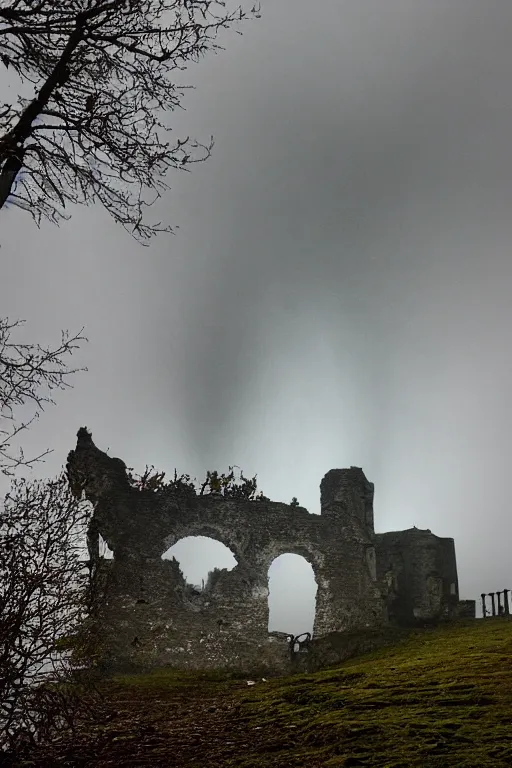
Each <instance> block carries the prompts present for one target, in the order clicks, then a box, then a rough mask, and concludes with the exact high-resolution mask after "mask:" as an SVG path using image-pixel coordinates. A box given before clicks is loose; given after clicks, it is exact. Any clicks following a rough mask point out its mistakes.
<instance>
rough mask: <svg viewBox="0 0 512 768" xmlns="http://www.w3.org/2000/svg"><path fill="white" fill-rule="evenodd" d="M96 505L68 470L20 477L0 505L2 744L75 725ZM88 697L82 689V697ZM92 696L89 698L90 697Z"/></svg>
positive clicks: (18, 744)
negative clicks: (72, 486)
mask: <svg viewBox="0 0 512 768" xmlns="http://www.w3.org/2000/svg"><path fill="white" fill-rule="evenodd" d="M90 514H91V505H90V504H89V503H88V502H85V501H79V500H77V499H76V498H75V497H74V496H73V495H72V493H71V491H70V490H69V488H68V484H67V481H66V477H65V475H64V474H61V475H60V476H59V477H58V478H56V479H55V480H51V481H46V482H41V481H36V482H32V483H29V482H27V481H26V480H24V479H21V480H13V481H12V485H11V490H10V491H9V493H8V494H7V495H6V497H5V499H4V504H3V508H2V509H1V511H0V746H1V748H2V749H3V750H10V751H11V752H12V751H14V752H16V751H17V750H20V749H21V748H22V747H23V746H24V745H25V746H26V745H27V743H37V742H39V741H41V739H43V738H46V737H48V736H49V735H50V734H51V733H52V732H54V731H55V730H56V729H59V728H62V727H71V725H72V721H73V718H74V717H75V716H76V713H77V712H78V702H79V700H80V698H81V697H80V696H79V695H78V689H77V688H76V686H75V687H74V686H73V685H71V683H72V682H73V680H75V662H74V661H73V659H72V657H71V656H70V653H69V649H70V648H72V647H73V644H74V643H75V644H76V643H80V642H81V640H79V638H80V631H81V629H82V627H83V625H84V622H85V620H86V619H87V617H88V613H89V605H88V599H87V596H88V578H89V577H88V572H87V567H86V564H85V563H84V562H83V560H82V558H83V554H84V540H85V532H86V528H87V525H88V522H89V519H90ZM82 698H83V697H82ZM83 700H84V701H85V699H83Z"/></svg>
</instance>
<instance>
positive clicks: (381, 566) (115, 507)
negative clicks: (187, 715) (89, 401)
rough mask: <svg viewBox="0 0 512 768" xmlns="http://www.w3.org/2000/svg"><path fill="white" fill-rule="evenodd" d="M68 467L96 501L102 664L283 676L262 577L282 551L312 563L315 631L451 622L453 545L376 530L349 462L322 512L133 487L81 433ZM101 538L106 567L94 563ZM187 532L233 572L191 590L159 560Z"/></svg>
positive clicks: (118, 464)
mask: <svg viewBox="0 0 512 768" xmlns="http://www.w3.org/2000/svg"><path fill="white" fill-rule="evenodd" d="M67 472H68V479H69V483H70V486H71V489H72V490H73V492H74V493H76V494H77V495H81V494H82V492H84V493H85V497H86V498H87V499H88V500H89V501H90V502H92V504H93V506H94V515H93V517H92V521H91V525H90V529H89V535H88V547H89V557H90V565H91V567H92V569H93V570H94V571H95V572H96V574H97V575H98V574H99V582H98V583H102V585H103V587H104V596H103V598H102V601H101V606H100V610H99V615H100V618H101V627H102V636H103V637H104V640H105V647H106V648H107V654H108V656H109V659H110V660H111V662H112V663H113V664H119V665H123V664H127V663H135V664H140V663H142V664H155V665H157V664H171V665H174V666H178V667H191V668H203V667H204V668H208V667H210V668H211V667H231V668H238V669H249V668H251V667H254V666H255V665H256V663H258V664H260V665H261V667H262V668H264V667H268V668H277V669H279V668H281V669H285V668H286V666H287V664H288V663H289V646H288V643H287V642H286V636H281V635H280V634H279V633H270V634H269V632H268V569H269V567H270V565H271V563H272V561H273V560H274V559H275V558H276V557H278V556H279V555H281V554H283V553H294V554H298V555H302V556H303V557H304V558H305V559H306V560H307V561H308V562H309V563H310V564H311V565H312V567H313V570H314V574H315V579H316V583H317V586H318V592H317V599H316V616H315V625H314V635H315V637H321V636H325V635H327V634H328V633H332V632H338V633H339V632H346V631H348V630H357V629H361V628H375V627H382V626H385V625H389V624H390V623H391V624H397V625H400V626H407V625H411V624H414V622H418V621H421V622H425V621H436V620H439V619H441V618H443V617H445V618H450V617H454V616H455V615H456V614H457V606H458V583H457V569H456V560H455V548H454V542H453V539H446V538H438V537H437V536H434V535H433V534H432V533H431V532H430V531H422V530H418V529H415V528H413V529H411V530H408V531H400V532H396V533H384V534H375V532H374V523H373V490H374V489H373V484H372V483H370V482H368V480H367V479H366V477H365V475H364V473H363V471H362V470H361V469H359V468H358V467H351V468H350V469H331V470H330V471H329V472H328V473H327V474H326V475H325V477H324V478H323V480H322V482H321V486H320V493H321V514H320V515H315V514H310V513H309V512H308V511H307V510H306V509H304V508H302V507H292V506H289V505H287V504H281V503H278V502H269V501H245V500H244V501H240V500H229V499H226V498H223V497H222V496H220V497H218V496H215V495H205V496H199V495H197V494H196V493H195V492H194V491H193V490H183V491H177V490H175V489H173V488H164V489H161V490H159V491H157V492H154V491H151V490H136V489H135V488H133V487H132V486H131V485H130V483H129V481H128V477H127V473H126V465H125V464H124V462H123V461H121V459H117V458H112V457H110V456H108V455H107V454H106V453H104V452H103V451H101V450H99V449H98V448H97V447H96V446H95V445H94V443H93V441H92V437H91V435H90V433H89V432H88V431H87V429H85V428H82V429H80V430H79V432H78V440H77V446H76V449H75V450H74V451H71V452H70V454H69V456H68V464H67ZM100 534H101V536H102V538H103V539H104V540H105V541H106V543H107V544H108V546H109V548H110V549H111V550H112V552H113V554H114V557H113V559H112V560H107V559H103V558H101V557H100V554H99V535H100ZM185 536H209V537H211V538H213V539H217V540H218V541H220V542H222V543H223V544H225V545H226V546H227V547H228V548H229V549H230V550H231V551H232V552H233V554H234V556H235V557H236V560H237V565H236V567H235V568H234V569H233V570H231V571H227V570H222V571H221V572H220V573H218V574H216V578H215V579H214V580H211V583H209V584H208V585H207V587H206V589H204V590H203V591H201V592H197V591H194V590H192V589H191V588H190V586H189V585H186V584H185V580H184V578H183V575H182V573H181V571H180V568H179V565H178V563H177V561H175V560H163V559H162V555H163V554H164V553H165V552H166V551H167V550H168V549H169V547H171V546H172V545H173V544H175V543H176V542H177V541H179V540H180V539H182V538H183V537H185Z"/></svg>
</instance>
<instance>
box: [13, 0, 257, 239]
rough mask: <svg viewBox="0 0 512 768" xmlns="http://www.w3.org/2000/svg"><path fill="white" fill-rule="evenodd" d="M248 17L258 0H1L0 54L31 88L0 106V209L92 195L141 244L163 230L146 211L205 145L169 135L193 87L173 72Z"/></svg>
mask: <svg viewBox="0 0 512 768" xmlns="http://www.w3.org/2000/svg"><path fill="white" fill-rule="evenodd" d="M248 16H253V17H259V11H258V8H257V7H253V8H252V10H251V11H250V12H249V13H246V12H244V11H243V10H242V9H241V8H240V7H237V8H235V9H234V10H232V11H231V12H226V2H224V0H66V2H62V0H4V2H2V3H1V7H0V62H1V63H2V64H3V65H4V66H5V67H6V68H7V69H8V70H10V71H12V72H14V73H16V75H17V76H18V77H19V78H20V80H21V82H22V83H23V84H25V85H28V86H29V87H30V90H31V91H32V94H33V95H32V96H31V97H30V98H26V97H23V96H18V99H17V103H16V104H8V103H6V104H3V105H0V208H1V207H2V206H3V205H4V204H5V203H6V202H10V203H12V204H13V205H15V206H18V207H19V208H22V209H23V210H25V211H28V212H29V213H30V214H31V215H32V217H33V218H34V220H35V221H36V223H37V224H39V223H40V221H41V219H42V218H43V217H44V218H46V219H49V220H50V221H53V222H56V223H58V222H59V221H60V220H61V219H63V218H69V216H67V214H66V210H67V208H68V207H69V203H71V204H74V203H86V204H89V203H90V202H92V201H99V202H100V203H101V204H102V205H103V206H104V207H105V209H106V210H107V211H108V212H109V213H110V215H111V216H113V218H114V219H115V221H117V222H118V223H120V224H121V225H122V226H123V227H124V228H125V229H126V230H127V231H128V232H130V234H132V235H133V236H134V237H136V238H137V239H138V240H140V241H141V242H144V241H147V240H148V239H149V238H150V237H152V236H153V235H154V234H155V233H156V232H159V231H167V232H172V228H171V227H170V226H169V225H162V224H161V223H160V222H155V223H149V222H146V220H145V216H146V209H147V208H148V206H151V205H152V203H153V202H155V200H156V199H157V198H158V197H159V196H160V193H161V191H162V190H164V189H168V188H169V187H168V185H167V183H166V182H165V176H166V174H167V173H168V171H169V170H171V169H173V170H176V171H186V170H188V169H189V166H190V165H191V164H193V163H197V162H201V161H203V160H205V159H207V158H208V157H209V155H210V152H211V149H212V146H213V140H212V139H210V140H209V142H208V143H206V144H201V143H200V142H198V141H194V140H191V139H190V138H189V137H187V138H185V139H177V140H176V141H174V142H173V143H171V142H169V141H167V140H166V138H165V136H166V134H168V133H169V132H170V130H171V129H170V128H169V125H168V124H167V121H166V117H167V115H168V113H169V112H173V111H174V110H175V109H178V108H182V106H181V100H182V98H183V96H184V93H185V90H187V89H188V88H189V87H190V86H185V85H182V84H181V83H179V82H177V81H176V79H175V78H176V75H178V74H179V73H181V72H182V71H183V70H185V69H186V68H187V66H188V64H189V63H190V62H197V61H199V59H201V58H202V57H203V56H205V55H206V53H207V52H209V51H211V52H213V53H216V52H217V51H218V50H220V49H221V46H220V45H219V44H218V43H217V42H216V41H217V38H218V35H219V32H221V31H222V30H226V29H228V28H231V27H232V26H234V25H235V24H237V23H238V22H240V21H242V20H244V19H246V18H247V17H248ZM236 31H238V30H236ZM238 33H239V34H240V32H238Z"/></svg>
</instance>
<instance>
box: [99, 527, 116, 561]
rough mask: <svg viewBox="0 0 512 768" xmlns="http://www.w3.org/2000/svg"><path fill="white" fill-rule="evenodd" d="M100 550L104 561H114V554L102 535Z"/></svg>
mask: <svg viewBox="0 0 512 768" xmlns="http://www.w3.org/2000/svg"><path fill="white" fill-rule="evenodd" d="M98 550H99V555H100V557H103V558H104V560H112V559H113V558H114V553H113V552H112V550H111V549H110V547H109V545H108V544H107V542H106V541H105V539H104V538H103V536H102V535H101V533H100V534H99V535H98Z"/></svg>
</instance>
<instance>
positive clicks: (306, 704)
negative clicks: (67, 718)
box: [31, 618, 512, 768]
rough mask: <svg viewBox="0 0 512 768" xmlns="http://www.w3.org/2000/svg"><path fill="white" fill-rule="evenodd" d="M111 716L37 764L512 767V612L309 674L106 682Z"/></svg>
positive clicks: (172, 675) (162, 674)
mask: <svg viewBox="0 0 512 768" xmlns="http://www.w3.org/2000/svg"><path fill="white" fill-rule="evenodd" d="M106 696H107V699H106V702H105V706H106V711H107V712H109V713H110V714H109V721H108V722H105V721H104V722H102V723H98V724H97V725H95V726H93V727H90V726H89V727H88V729H87V731H86V732H84V733H82V734H79V735H78V737H75V738H74V740H73V741H71V740H67V739H66V738H62V739H61V740H60V741H58V742H56V743H55V744H53V745H52V747H51V749H50V750H48V751H46V752H45V754H44V755H41V756H40V757H38V758H36V759H35V760H34V761H32V762H31V765H32V766H38V765H41V766H42V765H44V766H51V765H55V766H57V765H59V766H64V765H67V766H91V767H92V766H94V768H96V767H97V768H99V767H100V766H101V767H102V768H106V766H133V767H134V768H135V767H136V766H160V765H162V766H175V767H176V768H185V766H186V768H210V767H211V768H234V767H235V766H236V767H237V768H271V767H272V768H276V767H277V766H283V768H285V767H286V768H287V767H288V766H290V767H291V766H294V767H295V766H304V767H305V768H306V767H307V768H317V767H318V766H327V767H329V768H342V766H343V767H345V766H346V767H347V768H348V766H375V767H376V768H377V767H378V768H412V767H413V766H422V767H423V768H448V767H449V766H453V767H454V768H455V766H457V768H510V766H512V621H511V620H509V619H508V618H499V619H489V620H485V621H474V622H467V623H464V624H456V625H452V626H448V627H443V628H439V629H436V630H432V631H429V632H426V633H421V634H420V633H418V634H415V635H414V636H412V637H411V638H410V639H409V640H407V641H406V642H405V643H401V644H400V645H399V646H396V647H395V648H391V649H390V648H386V649H383V650H381V651H377V652H374V653H372V654H368V655H366V656H364V657H359V658H358V659H353V660H351V661H348V662H345V663H344V664H342V665H341V666H339V667H337V668H336V669H329V670H326V671H323V672H318V673H315V674H311V675H300V676H295V677H289V678H276V679H273V680H267V681H266V682H263V681H261V680H260V681H258V682H257V684H256V685H254V686H252V687H249V686H248V685H247V681H246V680H245V679H244V680H240V679H238V680H234V679H228V678H226V677H225V676H223V675H222V674H217V675H215V674H214V675H209V676H201V675H198V674H193V673H189V674H187V673H179V672H175V671H170V670H159V671H155V672H154V673H151V674H149V675H144V676H125V677H118V678H116V679H115V680H113V681H111V682H110V683H109V684H108V687H107V688H106Z"/></svg>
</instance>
